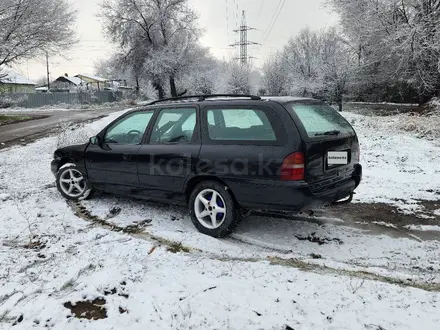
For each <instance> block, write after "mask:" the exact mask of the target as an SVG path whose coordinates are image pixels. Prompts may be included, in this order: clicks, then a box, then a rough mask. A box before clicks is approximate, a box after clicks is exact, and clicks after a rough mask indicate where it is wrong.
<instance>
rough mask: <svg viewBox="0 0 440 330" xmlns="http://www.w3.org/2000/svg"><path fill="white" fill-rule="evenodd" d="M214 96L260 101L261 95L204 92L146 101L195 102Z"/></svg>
mask: <svg viewBox="0 0 440 330" xmlns="http://www.w3.org/2000/svg"><path fill="white" fill-rule="evenodd" d="M214 97H248V98H250V99H251V100H253V101H260V100H261V97H259V96H256V95H248V94H238V95H237V94H205V95H186V96H179V97H171V98H167V99H160V100H156V101H153V102H151V103H148V105H153V104H157V103H162V102H169V101H179V100H188V99H197V101H196V102H202V101H205V100H206V99H208V98H214Z"/></svg>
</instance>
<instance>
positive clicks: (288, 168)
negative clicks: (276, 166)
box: [281, 152, 305, 181]
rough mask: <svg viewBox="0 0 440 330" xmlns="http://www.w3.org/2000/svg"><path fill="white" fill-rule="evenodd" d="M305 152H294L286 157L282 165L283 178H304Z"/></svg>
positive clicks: (293, 179)
mask: <svg viewBox="0 0 440 330" xmlns="http://www.w3.org/2000/svg"><path fill="white" fill-rule="evenodd" d="M304 163H305V162H304V154H303V153H302V152H294V153H292V154H290V155H288V156H287V157H286V158H284V161H283V164H282V165H281V180H284V181H301V180H304V168H305V164H304Z"/></svg>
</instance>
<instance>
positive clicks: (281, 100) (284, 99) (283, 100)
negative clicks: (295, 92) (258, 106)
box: [261, 96, 318, 103]
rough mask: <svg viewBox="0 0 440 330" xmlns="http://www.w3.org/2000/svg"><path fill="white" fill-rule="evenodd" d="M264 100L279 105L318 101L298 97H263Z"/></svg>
mask: <svg viewBox="0 0 440 330" xmlns="http://www.w3.org/2000/svg"><path fill="white" fill-rule="evenodd" d="M261 99H262V100H267V101H275V102H279V103H289V102H299V101H318V100H317V99H313V98H310V97H297V96H262V97H261Z"/></svg>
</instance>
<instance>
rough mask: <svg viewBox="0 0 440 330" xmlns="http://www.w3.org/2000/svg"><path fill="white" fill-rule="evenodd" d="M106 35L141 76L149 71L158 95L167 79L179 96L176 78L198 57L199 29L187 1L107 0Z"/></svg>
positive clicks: (103, 5)
mask: <svg viewBox="0 0 440 330" xmlns="http://www.w3.org/2000/svg"><path fill="white" fill-rule="evenodd" d="M102 10H103V12H102V15H101V16H102V17H103V18H104V23H105V32H106V34H107V36H108V37H109V38H110V39H111V40H112V41H113V42H115V43H117V44H119V45H120V47H121V54H120V56H119V57H120V59H121V60H122V62H123V63H124V64H125V65H127V66H131V67H132V70H133V72H134V75H135V76H136V77H137V78H139V77H140V76H141V75H143V74H146V75H148V77H149V78H150V80H151V81H152V82H153V86H154V87H155V88H156V90H157V91H158V94H159V97H160V98H162V97H164V94H165V91H164V85H165V81H168V83H169V86H170V94H171V95H172V96H177V94H178V91H177V87H176V79H178V78H179V77H180V76H182V75H183V74H184V73H185V70H187V69H188V67H189V66H190V64H191V63H192V62H194V61H195V60H196V58H195V56H196V55H197V53H195V52H194V50H195V45H197V41H198V37H199V35H200V30H199V29H198V27H197V25H196V20H197V15H196V14H195V12H194V11H193V10H192V9H190V8H189V7H188V3H187V0H105V1H104V2H103V4H102Z"/></svg>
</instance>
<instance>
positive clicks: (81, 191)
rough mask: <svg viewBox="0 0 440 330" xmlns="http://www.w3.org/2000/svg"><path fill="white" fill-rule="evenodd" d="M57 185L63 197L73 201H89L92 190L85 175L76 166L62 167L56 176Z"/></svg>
mask: <svg viewBox="0 0 440 330" xmlns="http://www.w3.org/2000/svg"><path fill="white" fill-rule="evenodd" d="M56 183H57V188H58V191H59V192H60V193H61V195H62V196H63V197H64V198H66V199H70V200H73V201H79V200H84V199H87V198H89V197H90V196H91V192H92V188H91V187H90V186H89V183H88V181H87V179H86V177H85V175H84V174H83V173H81V171H80V170H79V169H78V168H77V167H76V166H75V165H74V164H71V165H67V166H63V167H61V168H60V169H59V170H58V172H57V174H56Z"/></svg>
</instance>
